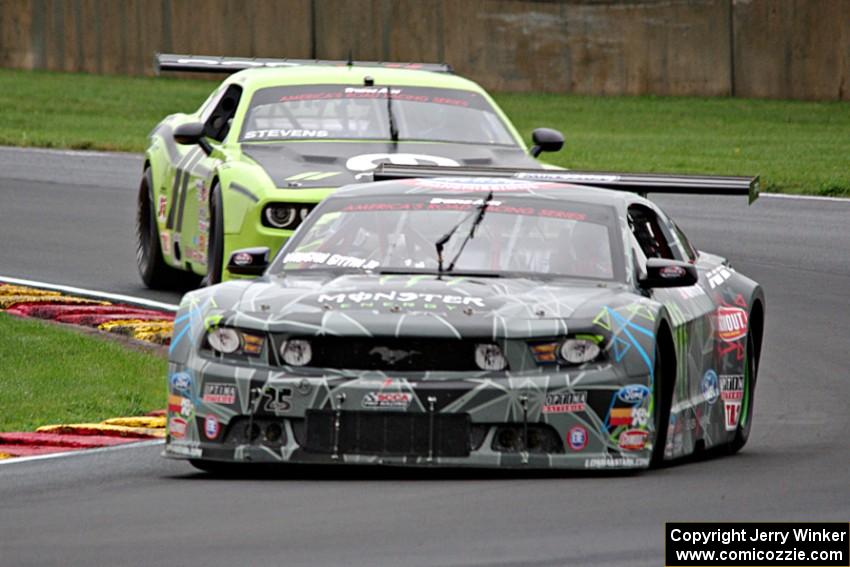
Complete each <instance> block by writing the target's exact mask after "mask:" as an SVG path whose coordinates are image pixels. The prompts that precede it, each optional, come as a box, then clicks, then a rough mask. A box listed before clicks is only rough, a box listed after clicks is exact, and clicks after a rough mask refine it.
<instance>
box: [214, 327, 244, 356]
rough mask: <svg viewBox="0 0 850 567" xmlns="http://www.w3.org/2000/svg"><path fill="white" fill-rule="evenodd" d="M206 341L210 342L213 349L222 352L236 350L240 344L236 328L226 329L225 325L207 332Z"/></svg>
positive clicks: (228, 352)
mask: <svg viewBox="0 0 850 567" xmlns="http://www.w3.org/2000/svg"><path fill="white" fill-rule="evenodd" d="M207 342H208V343H210V346H211V347H212V348H213V350H217V351H218V352H221V353H224V354H232V353H234V352H236V351H237V350H239V345H240V344H241V341H240V340H239V333H237V332H236V329H228V328H227V327H216V328H215V329H213V330H211V331H210V332H208V333H207Z"/></svg>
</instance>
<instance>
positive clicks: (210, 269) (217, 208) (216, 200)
mask: <svg viewBox="0 0 850 567" xmlns="http://www.w3.org/2000/svg"><path fill="white" fill-rule="evenodd" d="M209 231H210V233H209V238H207V275H206V277H205V278H204V281H203V283H204V285H215V284H217V283H221V276H222V271H223V269H224V268H223V266H222V264H223V263H224V206H223V204H222V201H221V186H220V185H219V184H218V182H216V183H215V184H214V185H213V187H212V190H211V191H210V228H209Z"/></svg>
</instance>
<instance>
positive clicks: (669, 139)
mask: <svg viewBox="0 0 850 567" xmlns="http://www.w3.org/2000/svg"><path fill="white" fill-rule="evenodd" d="M215 85H216V83H214V82H210V81H203V80H186V79H173V78H133V77H107V76H97V75H80V74H61V73H46V72H32V71H11V70H0V104H2V108H3V109H4V112H3V120H2V121H0V144H7V145H24V146H42V147H63V148H83V149H87V148H95V149H106V150H126V151H142V150H143V149H144V147H145V144H146V138H147V134H148V132H150V130H151V129H152V127H153V126H154V125H155V124H156V123H157V122H158V121H159V120H160V119H161V118H162V117H164V116H165V115H167V114H170V113H173V112H179V111H191V110H194V109H195V108H197V107H198V106H199V105H200V103H201V102H203V100H204V99H205V98H206V96H207V95H208V94H209V93H210V91H211V90H212V89H213V88H214V87H215ZM496 99H497V100H498V102H499V104H501V105H502V106H503V108H504V109H505V111H506V112H507V113H508V114H509V115H510V117H511V119H512V120H513V121H514V123H515V124H516V125H517V127H518V128H519V129H520V131H521V132H522V134H523V136H525V138H526V139H527V140H528V139H529V138H530V134H531V130H532V129H533V128H535V127H538V126H549V127H552V128H557V129H559V130H561V131H563V132H564V134H565V136H566V139H567V144H566V147H565V149H564V150H563V151H561V152H560V153H558V154H554V155H552V154H550V155H548V156H545V157H546V160H547V161H549V162H550V163H554V164H556V165H561V166H564V167H569V168H573V169H598V170H619V171H648V172H659V171H669V172H678V173H718V174H730V175H752V174H758V175H761V178H762V187H763V189H765V190H768V191H781V192H793V193H810V194H820V195H850V167H847V165H848V158H847V156H848V155H850V104H847V103H838V102H802V101H771V100H749V99H731V98H692V97H688V98H672V97H590V96H578V95H555V94H498V95H496Z"/></svg>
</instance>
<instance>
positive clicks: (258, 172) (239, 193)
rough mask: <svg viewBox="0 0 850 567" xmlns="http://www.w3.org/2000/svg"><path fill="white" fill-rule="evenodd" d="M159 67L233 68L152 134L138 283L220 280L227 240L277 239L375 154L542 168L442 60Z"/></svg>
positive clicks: (543, 139)
mask: <svg viewBox="0 0 850 567" xmlns="http://www.w3.org/2000/svg"><path fill="white" fill-rule="evenodd" d="M157 63H158V66H159V68H160V69H162V70H168V71H201V72H207V73H209V72H225V73H234V72H235V71H239V72H236V73H235V74H233V75H231V76H229V77H228V78H227V79H226V80H225V81H224V82H223V83H222V84H221V85H220V86H219V87H218V88H217V89H216V90H215V91H214V92H213V93H212V94H211V95H210V97H209V98H208V99H207V100H206V102H204V103H203V104H202V105H201V106H200V108H198V110H197V111H195V112H193V113H191V114H174V115H171V116H169V117H167V118H166V119H165V120H163V121H162V122H161V123H160V124H159V125H158V126H157V127H156V128H155V129H154V130H153V132H152V133H151V135H150V145H149V147H148V149H147V151H146V152H145V161H144V170H143V173H142V180H141V184H140V187H139V193H138V206H137V223H136V225H137V235H138V239H137V242H138V244H137V264H138V268H139V272H140V274H141V277H142V280H143V281H144V283H145V284H146V285H147V286H148V287H152V288H169V287H185V286H186V285H192V284H197V281H198V280H199V279H200V276H204V277H205V278H206V283H208V284H209V283H217V282H219V281H221V279H222V276H223V275H226V274H223V272H222V264H223V259H224V258H227V257H229V255H230V252H231V251H233V250H235V249H237V248H244V247H248V246H266V247H268V248H269V249H271V250H272V251H277V249H278V248H279V247H280V245H281V244H282V243H283V242H284V241H285V240H286V239H287V238H289V236H291V235H292V232H293V230H295V228H297V227H298V224H299V223H300V222H301V221H302V220H303V219H304V217H305V216H306V215H307V213H308V212H309V211H310V210H311V209H312V208H313V207H314V206H315V205H316V203H318V202H319V201H321V200H322V199H323V198H324V197H326V196H327V195H328V194H329V193H330V192H331V191H332V190H333V189H334V188H336V187H339V186H341V185H344V184H346V183H351V182H354V181H355V180H357V179H358V178H362V177H364V176H366V175H368V174H369V173H368V172H370V171H371V170H372V169H373V168H374V167H375V166H376V165H377V164H380V163H383V162H392V163H397V164H431V165H441V166H450V165H451V166H457V165H476V166H486V165H502V166H512V167H526V168H529V167H542V166H541V165H539V164H538V163H537V161H536V160H535V159H534V157H536V156H537V155H538V154H539V153H540V152H541V151H557V150H559V149H560V148H561V147H562V145H563V137H562V136H561V134H560V133H558V132H556V131H554V130H549V129H546V128H541V129H538V130H536V131H535V132H534V134H533V139H534V143H535V145H534V146H533V147H532V148H531V150H530V153H529V150H527V148H526V146H525V144H524V143H523V141H522V139H521V138H520V136H519V134H518V133H517V131H516V129H515V128H514V127H513V125H512V124H511V123H510V121H509V120H508V118H507V117H506V116H505V114H504V113H503V112H502V111H501V110H500V109H499V107H498V106H496V103H495V102H493V100H492V99H491V98H490V97H489V96H488V95H487V93H486V92H484V90H483V89H481V87H479V86H478V85H476V84H475V83H473V82H472V81H469V80H467V79H464V78H462V77H459V76H456V75H454V74H452V73H451V69H450V68H449V67H448V66H446V65H436V64H397V63H368V62H363V63H354V62H351V63H348V64H346V63H345V62H342V61H336V62H334V61H295V60H275V59H249V60H242V59H236V58H224V57H216V58H208V57H198V56H195V57H192V56H181V55H158V56H157Z"/></svg>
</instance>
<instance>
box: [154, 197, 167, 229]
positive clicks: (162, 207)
mask: <svg viewBox="0 0 850 567" xmlns="http://www.w3.org/2000/svg"><path fill="white" fill-rule="evenodd" d="M167 217H168V199H167V198H166V197H165V195H160V196H159V205H158V206H157V208H156V219H157V220H158V221H159V222H160V223H164V222H165V219H166V218H167Z"/></svg>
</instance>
